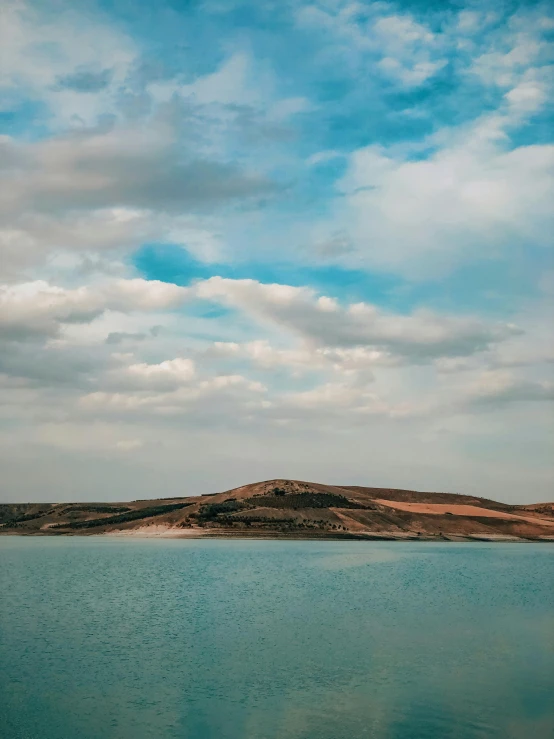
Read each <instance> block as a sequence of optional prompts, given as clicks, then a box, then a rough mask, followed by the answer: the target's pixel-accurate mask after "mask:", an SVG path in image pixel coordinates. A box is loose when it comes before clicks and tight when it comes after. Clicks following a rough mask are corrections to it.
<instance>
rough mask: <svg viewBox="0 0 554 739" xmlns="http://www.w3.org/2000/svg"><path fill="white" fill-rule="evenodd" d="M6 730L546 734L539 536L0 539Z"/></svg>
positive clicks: (397, 737) (553, 722)
mask: <svg viewBox="0 0 554 739" xmlns="http://www.w3.org/2000/svg"><path fill="white" fill-rule="evenodd" d="M0 735H1V736H2V737H6V739H146V738H148V739H150V738H152V739H356V737H371V738H372V739H373V738H374V739H448V738H452V739H477V738H478V737H479V738H482V739H490V738H492V737H498V738H499V739H531V738H532V739H551V738H552V737H553V736H554V547H551V546H550V545H534V544H477V543H476V544H459V545H458V544H426V543H417V542H416V543H396V542H390V543H381V542H379V543H372V542H356V541H352V542H333V541H238V540H234V541H217V540H203V541H202V540H168V539H165V540H163V539H158V540H146V539H143V540H140V539H135V540H122V539H117V538H108V537H105V538H102V537H94V538H85V537H83V538H79V537H67V538H24V537H0Z"/></svg>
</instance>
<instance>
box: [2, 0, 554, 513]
mask: <svg viewBox="0 0 554 739" xmlns="http://www.w3.org/2000/svg"><path fill="white" fill-rule="evenodd" d="M2 14H3V18H2V24H1V25H2V34H3V37H2V38H0V46H1V48H2V63H1V67H2V70H3V72H2V77H1V78H0V96H1V103H0V145H1V148H2V155H1V158H0V161H1V164H0V174H1V176H2V178H3V179H5V184H6V187H4V188H3V193H4V194H3V196H2V199H1V202H0V218H1V222H0V257H1V265H2V267H1V274H0V280H1V283H2V284H1V285H0V341H1V342H2V350H1V352H0V355H1V358H0V435H1V436H2V448H3V452H2V454H3V455H5V460H4V461H5V464H6V466H7V469H8V473H7V475H6V479H5V483H4V489H2V490H1V495H2V496H3V497H4V498H5V499H16V498H17V497H21V496H23V497H24V498H25V497H29V496H30V497H37V496H39V495H40V496H43V497H44V499H50V498H52V497H53V496H54V497H55V496H58V497H59V496H61V497H62V498H66V499H75V498H98V497H99V493H98V491H99V490H106V489H108V488H109V490H110V491H112V490H113V492H109V493H106V494H105V495H104V494H103V495H102V496H101V497H106V496H109V497H112V498H118V497H119V498H128V497H133V496H134V495H135V491H137V490H139V491H140V494H141V495H142V496H143V497H144V496H145V495H150V494H151V493H152V494H154V491H152V489H151V488H152V486H158V487H159V486H161V488H162V489H163V492H164V494H165V493H168V494H172V493H174V492H175V490H176V489H179V490H180V491H181V490H182V491H185V492H191V493H192V492H197V491H198V489H201V491H213V490H217V489H219V488H225V487H231V486H232V485H233V484H239V483H243V482H249V481H252V480H254V479H257V478H259V477H265V478H269V477H276V476H283V477H302V478H304V479H312V480H321V481H329V482H341V481H342V482H343V483H344V482H345V481H348V482H350V483H360V484H368V485H370V484H373V483H374V484H376V485H399V486H404V487H416V488H427V489H440V490H445V489H449V490H453V491H459V492H468V491H469V492H474V493H477V494H483V495H489V496H491V497H495V496H496V497H499V498H501V499H506V500H514V501H515V500H519V499H520V498H521V497H522V496H523V497H525V498H526V499H529V500H531V499H533V500H535V499H536V500H539V499H545V498H548V497H551V490H552V482H553V475H552V467H551V462H550V454H549V452H550V451H551V450H550V448H549V440H551V436H552V430H553V425H554V424H553V415H552V410H551V409H552V404H551V401H552V399H553V398H554V385H553V379H554V378H553V373H552V367H553V366H554V353H553V351H552V339H553V336H552V328H551V326H552V318H553V317H554V315H553V305H552V295H553V293H554V264H553V259H552V241H553V239H552V233H553V231H554V229H553V223H552V220H553V218H552V212H553V209H552V203H553V193H554V171H553V170H554V145H553V141H552V131H553V130H554V128H553V108H552V101H553V94H552V91H553V80H554V76H553V70H554V66H553V60H552V56H553V48H554V47H553V43H552V42H553V37H554V15H553V14H552V10H551V7H550V6H549V4H548V3H540V2H506V3H490V4H488V3H486V2H479V3H464V2H444V3H424V2H398V3H393V2H374V3H369V2H346V1H343V0H320V1H319V2H301V1H300V0H283V1H281V2H272V1H270V0H267V1H264V0H259V1H258V2H252V1H251V0H248V1H244V2H233V0H225V1H223V0H206V1H204V2H200V1H198V2H157V3H152V2H149V1H148V0H143V1H142V2H140V3H132V4H130V3H128V2H127V1H126V0H125V1H123V0H118V1H116V2H96V1H92V0H91V1H89V0H87V1H86V2H81V3H79V4H77V5H75V4H74V3H68V2H65V1H64V0H57V1H56V2H52V1H50V2H38V1H37V2H32V1H29V2H23V1H20V0H13V1H9V2H7V3H5V4H4V7H3V11H2ZM30 408H32V409H33V411H30V410H29V409H30ZM184 449H186V450H187V452H186V453H185V452H183V450H184ZM476 450H478V451H476ZM38 480H40V486H39V487H40V490H39V489H37V484H38V483H37V481H38ZM113 481H115V483H114V482H113ZM523 488H525V489H524V490H523ZM160 494H161V493H160Z"/></svg>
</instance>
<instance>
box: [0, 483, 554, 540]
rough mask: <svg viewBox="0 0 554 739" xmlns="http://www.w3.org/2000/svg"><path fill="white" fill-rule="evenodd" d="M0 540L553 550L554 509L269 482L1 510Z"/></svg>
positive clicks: (435, 495) (356, 487) (406, 492)
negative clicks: (94, 537)
mask: <svg viewBox="0 0 554 739" xmlns="http://www.w3.org/2000/svg"><path fill="white" fill-rule="evenodd" d="M0 533H2V534H26V535H43V536H56V535H58V536H59V535H75V534H89V535H90V534H121V535H146V536H149V535H157V536H182V537H184V536H187V537H191V536H204V537H205V536H219V537H237V536H238V537H268V538H334V539H347V538H356V539H385V540H394V539H398V540H420V541H421V540H423V541H440V540H442V541H475V540H478V541H511V540H513V541H525V540H527V541H529V540H531V541H552V542H554V503H534V504H529V505H507V504H506V503H498V502H496V501H493V500H489V499H487V498H479V497H477V496H469V495H457V494H454V493H429V492H419V491H416V490H400V489H396V488H376V487H363V486H359V485H325V484H322V483H317V482H305V481H302V480H287V479H276V480H265V481H263V482H256V483H252V484H250V485H243V486H241V487H237V488H233V489H231V490H226V491H224V492H222V493H207V494H202V495H198V496H192V497H178V496H177V497H175V498H165V499H151V500H137V501H132V502H122V503H105V502H103V503H100V502H99V503H42V504H41V503H13V504H0Z"/></svg>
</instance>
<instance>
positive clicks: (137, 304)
mask: <svg viewBox="0 0 554 739" xmlns="http://www.w3.org/2000/svg"><path fill="white" fill-rule="evenodd" d="M185 295H186V290H185V289H184V288H181V287H178V286H177V285H171V284H168V283H165V282H158V281H155V280H150V281H147V280H142V279H138V278H137V279H133V280H115V281H113V282H107V283H104V284H100V285H98V286H83V287H78V288H74V289H66V288H62V287H57V286H55V285H50V284H48V283H47V282H45V281H43V280H37V281H34V282H28V283H20V284H15V285H0V332H1V333H2V334H3V335H4V336H7V337H8V338H13V339H19V338H25V337H32V336H35V335H38V336H57V335H58V333H59V331H60V326H61V325H62V324H71V323H88V322H90V321H92V320H93V319H94V318H96V317H97V316H99V315H100V314H102V313H103V312H104V311H106V310H110V309H111V310H121V311H136V310H139V311H140V310H152V309H161V308H169V307H172V306H175V305H177V304H179V303H180V302H182V301H183V299H184V296H185Z"/></svg>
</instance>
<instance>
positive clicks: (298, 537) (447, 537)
mask: <svg viewBox="0 0 554 739" xmlns="http://www.w3.org/2000/svg"><path fill="white" fill-rule="evenodd" d="M149 529H153V530H149ZM0 536H21V537H30V538H35V537H47V538H67V537H79V538H86V539H88V538H91V537H96V538H110V539H123V540H125V539H195V540H198V539H221V540H226V539H228V540H229V539H240V540H242V541H247V540H265V541H287V540H289V541H369V542H425V543H437V544H439V543H442V544H473V543H481V544H482V543H488V544H496V543H499V544H508V543H510V544H554V536H551V537H536V538H530V537H516V536H508V535H506V536H502V535H490V536H486V535H483V534H479V533H476V534H466V535H459V534H443V535H441V536H415V535H410V534H406V535H405V536H399V535H397V534H393V533H392V532H382V533H377V532H375V533H371V532H367V533H365V532H356V533H353V532H349V533H344V534H338V533H337V534H330V533H329V534H322V533H314V534H311V535H310V534H307V533H305V532H303V533H300V532H298V533H294V534H290V533H281V532H271V533H268V532H263V531H252V532H249V533H246V532H244V531H241V532H240V533H239V532H233V531H218V530H217V529H205V530H199V529H192V530H191V529H189V530H186V529H185V530H183V529H176V528H174V527H163V526H152V527H150V526H148V527H147V526H145V527H142V528H140V529H128V530H124V529H123V530H122V529H119V530H114V531H104V532H99V533H95V534H92V533H90V534H83V533H63V534H62V533H59V534H53V533H50V532H48V531H37V532H36V533H29V532H21V533H18V532H16V531H9V532H8V531H6V532H2V531H0Z"/></svg>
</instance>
